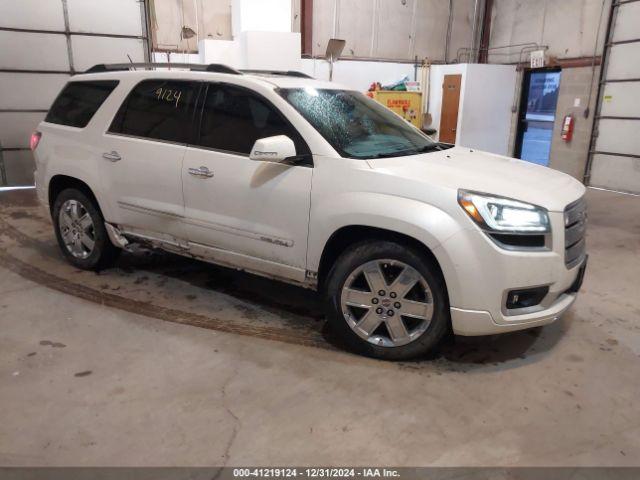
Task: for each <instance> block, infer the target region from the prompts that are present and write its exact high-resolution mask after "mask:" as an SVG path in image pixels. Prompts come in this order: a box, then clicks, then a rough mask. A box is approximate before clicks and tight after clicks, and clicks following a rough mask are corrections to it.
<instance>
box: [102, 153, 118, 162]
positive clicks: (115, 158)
mask: <svg viewBox="0 0 640 480" xmlns="http://www.w3.org/2000/svg"><path fill="white" fill-rule="evenodd" d="M102 158H106V159H107V160H111V161H112V162H117V161H118V160H122V157H121V156H120V154H119V153H118V152H116V151H115V150H111V152H105V153H103V154H102Z"/></svg>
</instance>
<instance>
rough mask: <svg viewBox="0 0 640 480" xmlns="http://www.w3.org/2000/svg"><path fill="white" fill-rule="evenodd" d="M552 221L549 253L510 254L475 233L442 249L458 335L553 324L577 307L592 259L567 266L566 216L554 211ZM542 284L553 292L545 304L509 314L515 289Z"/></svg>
mask: <svg viewBox="0 0 640 480" xmlns="http://www.w3.org/2000/svg"><path fill="white" fill-rule="evenodd" d="M550 220H551V222H552V231H553V232H554V235H553V238H552V246H551V248H549V249H543V250H535V251H524V250H522V251H512V250H505V249H503V248H500V247H498V246H496V245H495V244H494V243H493V242H492V241H491V240H489V239H488V237H487V236H486V235H485V234H484V233H482V232H480V231H473V230H463V231H461V232H458V234H456V235H454V236H453V237H451V238H450V239H449V240H448V241H446V242H445V243H444V244H442V245H441V246H440V247H439V248H438V249H437V250H438V252H437V253H438V254H439V258H438V259H439V260H441V259H444V261H441V262H440V263H441V266H442V267H443V274H444V276H445V281H446V282H447V289H448V292H449V300H450V305H451V322H452V327H453V331H454V333H455V334H458V335H492V334H497V333H504V332H510V331H515V330H522V329H526V328H531V327H537V326H541V325H547V324H549V323H552V322H554V321H555V320H557V319H558V318H560V316H561V315H562V314H563V313H564V312H565V311H566V310H567V309H568V308H569V307H570V306H571V305H572V304H573V302H574V301H575V299H576V295H577V291H578V289H579V288H580V285H581V283H582V278H583V276H584V270H585V268H586V260H587V258H586V257H583V258H582V259H581V261H580V263H579V264H577V265H573V266H571V265H567V264H565V250H564V235H563V234H562V232H563V229H564V221H563V216H562V213H561V212H550ZM472 252H473V253H472ZM434 253H435V251H434ZM438 254H437V255H436V256H437V257H438ZM540 286H547V287H548V293H547V295H546V296H545V297H544V299H543V300H542V301H541V302H540V304H539V305H537V306H535V307H529V308H521V309H512V310H507V308H506V306H505V300H506V297H507V293H508V292H509V291H510V290H513V289H526V288H533V287H540Z"/></svg>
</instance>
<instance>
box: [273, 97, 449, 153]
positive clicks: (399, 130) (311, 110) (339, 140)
mask: <svg viewBox="0 0 640 480" xmlns="http://www.w3.org/2000/svg"><path fill="white" fill-rule="evenodd" d="M279 93H280V95H282V96H283V97H284V98H285V99H286V100H287V101H288V102H289V103H290V104H291V105H293V107H294V108H295V109H296V110H298V112H300V113H301V114H302V116H303V117H304V118H305V119H306V120H307V121H308V122H309V123H311V125H313V127H314V128H315V129H316V130H318V132H320V134H321V135H322V136H323V137H324V138H325V139H326V140H327V141H328V142H329V143H330V144H331V146H332V147H333V148H335V149H336V150H337V151H338V152H339V153H340V155H342V156H343V157H350V158H382V157H397V156H404V155H415V154H418V153H422V152H427V151H430V150H434V149H438V148H437V145H438V144H437V143H435V142H434V141H433V140H431V139H430V138H429V137H427V136H426V135H424V134H423V133H422V132H420V130H418V129H417V128H415V127H413V126H412V125H411V124H409V123H408V122H407V121H405V120H403V119H402V118H400V117H398V116H397V115H396V114H394V113H393V112H391V111H390V110H388V109H387V108H385V107H383V106H382V105H380V104H379V103H378V102H376V101H374V100H372V99H370V98H368V97H367V96H365V95H363V94H361V93H359V92H350V91H345V90H324V89H315V88H312V87H305V88H285V89H280V90H279Z"/></svg>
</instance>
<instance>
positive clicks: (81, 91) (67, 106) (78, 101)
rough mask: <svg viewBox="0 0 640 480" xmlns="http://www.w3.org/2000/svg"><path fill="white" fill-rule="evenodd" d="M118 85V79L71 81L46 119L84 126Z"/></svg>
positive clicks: (50, 121)
mask: <svg viewBox="0 0 640 480" xmlns="http://www.w3.org/2000/svg"><path fill="white" fill-rule="evenodd" d="M117 85H118V81H117V80H99V81H92V82H69V83H67V85H66V86H65V87H64V88H63V89H62V91H61V92H60V94H59V95H58V97H57V98H56V99H55V101H54V102H53V105H52V106H51V108H50V109H49V113H47V116H46V118H45V119H44V121H45V122H49V123H57V124H59V125H68V126H70V127H78V128H84V127H86V126H87V124H88V123H89V122H90V121H91V119H92V118H93V116H94V115H95V113H96V112H97V111H98V109H99V108H100V106H101V105H102V104H103V103H104V101H105V100H106V99H107V97H108V96H109V94H111V92H113V90H114V89H115V88H116V86H117Z"/></svg>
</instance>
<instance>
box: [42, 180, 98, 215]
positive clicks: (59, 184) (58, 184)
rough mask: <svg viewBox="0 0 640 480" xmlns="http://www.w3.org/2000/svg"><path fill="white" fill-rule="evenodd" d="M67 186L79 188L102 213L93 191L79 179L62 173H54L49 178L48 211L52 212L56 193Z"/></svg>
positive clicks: (58, 193)
mask: <svg viewBox="0 0 640 480" xmlns="http://www.w3.org/2000/svg"><path fill="white" fill-rule="evenodd" d="M67 188H75V189H77V190H80V191H81V192H82V193H84V194H85V195H87V196H88V197H89V198H90V199H91V200H92V201H93V202H94V203H95V205H96V206H97V207H98V210H100V213H102V209H101V208H100V202H99V201H98V198H97V197H96V195H95V194H94V193H93V190H92V189H91V187H90V186H89V185H88V184H87V183H86V182H84V181H82V180H80V179H79V178H76V177H71V176H69V175H62V174H57V175H54V176H53V177H51V179H50V180H49V187H48V192H47V198H48V200H49V211H50V212H53V204H54V203H55V201H56V198H57V197H58V195H60V192H62V191H63V190H66V189H67Z"/></svg>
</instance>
